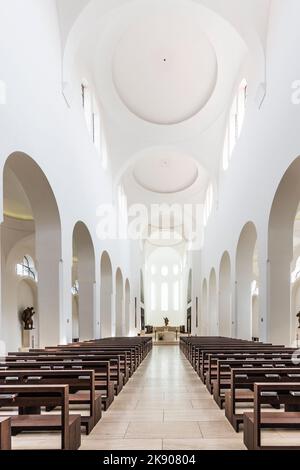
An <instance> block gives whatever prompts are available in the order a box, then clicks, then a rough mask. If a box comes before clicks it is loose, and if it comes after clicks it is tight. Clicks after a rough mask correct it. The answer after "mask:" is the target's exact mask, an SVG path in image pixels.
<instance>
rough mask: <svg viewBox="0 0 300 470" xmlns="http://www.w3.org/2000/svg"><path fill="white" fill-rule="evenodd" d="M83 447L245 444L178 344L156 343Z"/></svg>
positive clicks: (220, 446) (174, 447)
mask: <svg viewBox="0 0 300 470" xmlns="http://www.w3.org/2000/svg"><path fill="white" fill-rule="evenodd" d="M81 449H82V450H96V449H98V450H116V449H119V450H123V449H124V450H125V449H129V450H138V449H142V450H162V449H163V450H168V449H170V450H179V449H182V450H189V449H190V450H197V449H219V450H220V449H230V450H232V449H245V447H244V445H243V433H240V434H236V433H235V432H234V430H233V429H232V427H231V426H230V425H229V423H228V421H227V420H226V418H225V415H224V411H222V410H220V409H219V408H218V407H217V405H216V404H215V402H214V401H213V399H212V397H211V396H210V394H209V393H208V392H207V390H206V388H205V386H204V385H203V384H202V382H201V381H200V379H199V377H198V376H197V374H196V372H195V371H194V370H193V368H192V367H191V365H190V364H189V362H188V361H187V360H186V358H185V357H184V355H183V354H182V353H181V352H180V349H179V347H178V346H154V347H153V351H152V352H151V353H150V354H149V356H148V357H147V358H146V359H145V361H144V362H143V364H142V365H141V366H140V368H139V369H138V370H137V372H136V373H135V374H134V377H132V379H130V381H129V382H128V383H127V384H126V386H125V387H124V389H123V391H122V392H121V393H120V395H119V396H118V397H116V398H115V400H114V403H113V404H112V405H111V407H110V408H109V410H108V411H107V412H106V413H104V414H103V417H102V419H101V421H100V422H99V423H98V424H97V425H96V426H95V428H94V430H93V431H92V432H91V434H90V435H89V436H82V446H81Z"/></svg>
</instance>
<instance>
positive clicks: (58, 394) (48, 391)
mask: <svg viewBox="0 0 300 470" xmlns="http://www.w3.org/2000/svg"><path fill="white" fill-rule="evenodd" d="M41 406H52V407H60V410H61V412H60V415H49V414H44V415H13V416H11V417H10V418H11V430H12V434H13V435H16V434H18V433H20V432H26V431H29V432H30V431H34V432H40V431H60V432H61V448H62V449H63V450H77V449H79V447H80V445H81V432H80V415H70V414H69V386H68V385H0V408H3V407H9V408H12V407H17V408H31V407H41Z"/></svg>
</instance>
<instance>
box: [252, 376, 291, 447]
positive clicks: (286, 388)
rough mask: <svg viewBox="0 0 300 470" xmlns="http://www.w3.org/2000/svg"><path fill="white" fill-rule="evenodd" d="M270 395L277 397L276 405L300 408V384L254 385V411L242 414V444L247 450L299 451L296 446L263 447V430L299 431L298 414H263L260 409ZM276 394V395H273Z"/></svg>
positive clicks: (280, 412)
mask: <svg viewBox="0 0 300 470" xmlns="http://www.w3.org/2000/svg"><path fill="white" fill-rule="evenodd" d="M270 394H274V396H273V398H275V397H277V403H278V405H285V406H286V405H288V406H296V407H299V406H300V383H280V384H278V383H267V384H262V383H257V384H255V385H254V411H253V412H252V413H244V444H245V446H246V447H247V449H248V450H288V449H293V450H299V449H300V443H299V445H297V446H277V445H276V446H264V445H262V436H261V432H262V430H263V429H298V430H300V412H283V411H277V412H269V411H268V412H264V411H262V409H261V407H262V405H264V404H265V403H268V400H269V399H270ZM275 394H276V395H275Z"/></svg>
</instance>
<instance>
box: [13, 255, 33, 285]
mask: <svg viewBox="0 0 300 470" xmlns="http://www.w3.org/2000/svg"><path fill="white" fill-rule="evenodd" d="M16 271H17V275H18V276H21V277H29V278H30V279H33V280H34V281H36V282H37V272H36V269H35V266H34V262H33V259H32V258H31V257H30V256H29V255H25V256H24V258H23V260H22V263H20V264H17V267H16Z"/></svg>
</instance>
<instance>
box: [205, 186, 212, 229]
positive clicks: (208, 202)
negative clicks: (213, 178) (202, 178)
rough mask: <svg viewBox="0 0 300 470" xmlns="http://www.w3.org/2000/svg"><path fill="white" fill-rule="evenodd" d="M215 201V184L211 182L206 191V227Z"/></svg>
mask: <svg viewBox="0 0 300 470" xmlns="http://www.w3.org/2000/svg"><path fill="white" fill-rule="evenodd" d="M213 201H214V189H213V185H212V184H210V185H209V186H208V188H207V191H206V198H205V204H204V214H203V223H204V226H205V227H206V225H207V222H208V219H209V217H210V214H211V212H212V208H213Z"/></svg>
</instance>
